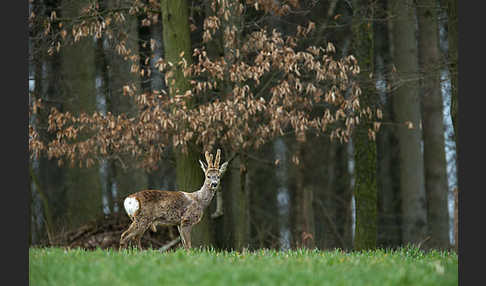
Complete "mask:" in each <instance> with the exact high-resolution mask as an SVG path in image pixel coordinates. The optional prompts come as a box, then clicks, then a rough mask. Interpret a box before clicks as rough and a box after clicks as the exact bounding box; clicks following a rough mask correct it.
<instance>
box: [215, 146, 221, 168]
mask: <svg viewBox="0 0 486 286" xmlns="http://www.w3.org/2000/svg"><path fill="white" fill-rule="evenodd" d="M220 160H221V150H220V149H218V151H217V152H216V159H214V168H216V169H218V168H219V161H220Z"/></svg>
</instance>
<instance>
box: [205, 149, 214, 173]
mask: <svg viewBox="0 0 486 286" xmlns="http://www.w3.org/2000/svg"><path fill="white" fill-rule="evenodd" d="M204 155H205V156H206V162H208V169H209V168H212V167H213V162H212V161H213V158H212V156H213V155H209V152H208V151H206V153H204Z"/></svg>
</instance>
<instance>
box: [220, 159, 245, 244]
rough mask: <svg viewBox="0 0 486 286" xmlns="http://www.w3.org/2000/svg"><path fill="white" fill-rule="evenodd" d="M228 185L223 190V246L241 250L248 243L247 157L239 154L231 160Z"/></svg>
mask: <svg viewBox="0 0 486 286" xmlns="http://www.w3.org/2000/svg"><path fill="white" fill-rule="evenodd" d="M232 156H234V154H233V155H232ZM230 166H231V168H230V170H229V174H227V175H226V176H228V180H227V182H228V186H227V187H226V188H225V190H222V191H223V198H224V201H223V205H224V211H225V213H224V217H223V220H224V228H223V229H224V234H223V235H224V237H225V239H224V241H225V245H224V247H225V248H228V249H234V250H238V251H241V250H242V249H243V248H248V247H249V243H250V205H249V204H250V196H249V195H250V193H249V192H250V190H249V186H248V176H249V174H248V159H247V158H246V157H245V156H243V155H241V154H239V155H236V157H234V159H233V161H232V162H231V165H230Z"/></svg>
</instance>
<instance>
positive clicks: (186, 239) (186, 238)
mask: <svg viewBox="0 0 486 286" xmlns="http://www.w3.org/2000/svg"><path fill="white" fill-rule="evenodd" d="M177 229H179V233H180V235H181V240H182V245H183V246H184V248H185V249H190V248H191V247H192V244H191V229H192V226H182V225H181V226H178V227H177Z"/></svg>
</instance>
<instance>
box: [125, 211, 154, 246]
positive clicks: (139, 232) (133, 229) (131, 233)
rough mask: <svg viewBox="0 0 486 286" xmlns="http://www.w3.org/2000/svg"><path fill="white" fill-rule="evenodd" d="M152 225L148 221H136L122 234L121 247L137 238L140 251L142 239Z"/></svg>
mask: <svg viewBox="0 0 486 286" xmlns="http://www.w3.org/2000/svg"><path fill="white" fill-rule="evenodd" d="M149 226H150V223H149V221H148V220H147V219H143V218H142V219H139V220H134V221H133V222H132V224H131V225H130V227H129V228H128V229H127V230H126V231H125V232H123V233H122V235H121V237H120V246H121V245H125V244H126V243H127V241H129V240H132V239H133V238H135V241H136V242H137V245H138V247H139V248H140V249H142V245H141V242H140V240H141V238H142V236H143V234H144V233H145V231H146V230H147V228H149Z"/></svg>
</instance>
